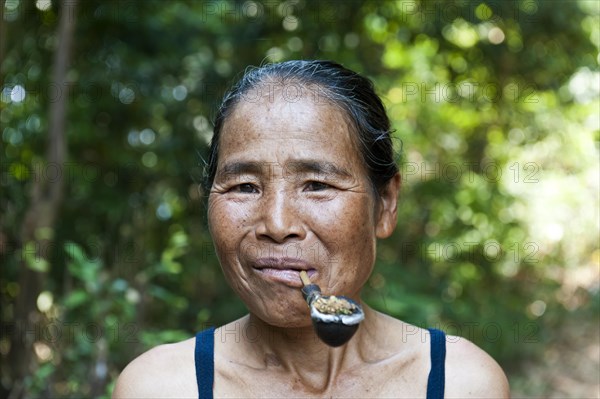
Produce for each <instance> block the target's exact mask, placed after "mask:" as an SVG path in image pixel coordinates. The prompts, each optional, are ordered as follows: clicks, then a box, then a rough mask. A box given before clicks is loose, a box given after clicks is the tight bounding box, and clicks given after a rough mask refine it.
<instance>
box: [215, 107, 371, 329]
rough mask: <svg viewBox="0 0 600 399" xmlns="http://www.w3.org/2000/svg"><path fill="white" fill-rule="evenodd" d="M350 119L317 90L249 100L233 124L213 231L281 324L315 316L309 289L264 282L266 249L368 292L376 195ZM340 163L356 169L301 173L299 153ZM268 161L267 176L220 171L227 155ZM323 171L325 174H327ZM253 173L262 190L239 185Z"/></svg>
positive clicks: (339, 284)
mask: <svg viewBox="0 0 600 399" xmlns="http://www.w3.org/2000/svg"><path fill="white" fill-rule="evenodd" d="M351 134H353V133H352V132H350V130H349V126H348V124H347V122H346V120H345V117H344V115H343V114H342V112H341V110H339V109H338V108H336V107H334V106H331V105H328V104H323V103H321V104H315V103H312V102H311V101H310V100H309V99H302V100H300V101H298V102H295V103H288V102H286V101H284V100H283V99H279V100H277V99H276V100H275V101H273V102H271V101H269V100H268V99H263V101H260V102H253V103H249V102H242V103H240V104H239V105H238V106H237V107H236V108H235V110H234V112H233V114H232V115H231V116H230V117H229V118H228V119H227V121H226V122H225V124H224V127H223V131H222V136H221V142H220V149H219V165H218V167H217V178H216V179H215V182H214V184H213V189H212V191H211V193H210V196H209V224H210V231H211V234H212V236H213V239H214V241H215V243H216V246H217V253H218V256H219V260H220V262H221V266H222V268H223V272H224V274H225V276H226V278H227V280H228V282H229V283H230V285H231V286H232V287H233V289H234V290H235V291H236V293H237V294H238V295H239V296H240V298H242V300H243V301H244V302H245V303H246V305H247V306H248V308H249V309H250V311H251V312H252V313H253V314H255V315H256V316H258V317H259V318H261V319H262V320H264V321H266V322H268V323H270V324H273V325H277V326H288V327H291V326H306V325H309V324H310V318H308V317H307V314H308V311H307V306H306V303H305V302H304V300H303V299H302V296H301V294H300V290H298V289H294V288H291V287H286V286H282V285H281V284H273V283H270V282H265V280H264V279H263V278H262V277H260V276H259V275H257V273H256V272H255V271H254V270H253V269H252V267H251V266H250V264H251V262H252V260H253V259H255V258H256V256H257V253H258V252H259V251H258V250H257V248H261V250H260V252H261V253H270V254H274V256H278V257H282V256H286V255H287V254H289V253H292V254H294V256H296V255H299V257H301V258H304V259H305V260H307V261H308V262H310V263H311V265H314V266H313V267H314V268H315V269H316V271H317V274H316V275H315V276H314V277H313V282H314V283H316V284H319V285H320V286H321V288H322V290H323V292H324V293H327V294H338V295H341V294H343V295H347V296H350V297H352V298H354V299H355V300H357V301H358V300H360V298H359V294H360V290H361V287H362V286H363V285H364V283H365V282H366V280H367V279H368V277H369V275H370V273H371V270H372V267H373V263H374V260H375V244H376V236H377V233H376V228H377V223H376V222H377V221H376V220H375V219H376V216H375V199H374V195H373V194H372V192H371V191H370V186H369V181H368V178H367V173H366V170H365V168H364V166H363V163H362V160H361V159H360V154H359V153H358V151H357V149H356V148H355V144H354V141H353V140H352V137H351ZM303 159H309V160H316V161H321V162H323V163H333V164H335V165H336V166H337V167H339V168H343V169H344V170H346V171H348V172H349V176H347V177H343V178H338V177H337V176H336V177H330V178H325V179H322V180H323V181H324V182H325V183H327V184H329V185H330V187H328V188H326V189H324V190H320V191H314V190H310V189H307V184H309V183H310V182H311V179H312V178H314V177H315V176H314V174H308V175H303V174H295V173H294V170H293V168H289V167H288V166H287V165H289V164H290V162H295V161H301V160H303ZM245 161H251V162H260V163H261V164H262V165H264V169H265V170H268V172H266V171H265V172H264V173H263V174H262V175H260V176H239V177H236V178H234V179H230V178H220V177H219V175H220V173H219V170H220V167H222V165H224V164H226V163H228V162H245ZM318 177H322V176H318ZM245 182H252V183H253V184H255V185H256V186H257V191H258V192H257V193H252V194H248V193H240V192H239V191H237V190H238V188H237V185H239V184H243V183H245Z"/></svg>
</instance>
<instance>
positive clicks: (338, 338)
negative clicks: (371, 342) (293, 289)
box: [300, 271, 365, 347]
mask: <svg viewBox="0 0 600 399" xmlns="http://www.w3.org/2000/svg"><path fill="white" fill-rule="evenodd" d="M300 279H301V280H302V284H303V285H304V287H302V296H303V297H304V300H305V301H306V303H307V304H308V307H309V308H310V318H311V319H312V323H313V327H314V329H315V332H316V333H317V336H318V337H319V338H320V339H321V341H323V342H324V343H326V344H327V345H329V346H333V347H337V346H342V345H344V344H345V343H346V342H348V341H349V340H350V338H352V336H353V335H354V333H356V330H358V325H359V324H360V322H361V321H362V320H363V319H364V318H365V314H364V313H363V310H362V308H361V307H360V305H359V304H358V303H356V302H355V301H353V300H352V299H350V298H347V297H345V296H333V295H332V296H323V295H321V288H320V287H319V286H318V285H316V284H313V283H311V282H310V279H309V278H308V274H307V273H306V272H305V271H301V272H300Z"/></svg>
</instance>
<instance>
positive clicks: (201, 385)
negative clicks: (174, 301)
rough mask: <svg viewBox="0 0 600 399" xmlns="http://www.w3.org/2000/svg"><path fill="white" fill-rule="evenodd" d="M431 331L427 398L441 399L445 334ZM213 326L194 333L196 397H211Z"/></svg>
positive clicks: (443, 379) (444, 361)
mask: <svg viewBox="0 0 600 399" xmlns="http://www.w3.org/2000/svg"><path fill="white" fill-rule="evenodd" d="M429 332H430V333H431V369H430V370H429V377H428V379H427V399H443V398H444V383H445V363H446V335H445V334H444V332H443V331H441V330H436V329H435V328H430V329H429ZM214 333H215V329H214V328H212V327H211V328H209V329H206V330H204V331H202V332H199V333H198V334H196V348H195V350H194V362H195V363H196V382H197V383H198V397H199V398H200V399H212V397H213V381H214V379H215V359H214V357H215V356H214V352H215V339H214Z"/></svg>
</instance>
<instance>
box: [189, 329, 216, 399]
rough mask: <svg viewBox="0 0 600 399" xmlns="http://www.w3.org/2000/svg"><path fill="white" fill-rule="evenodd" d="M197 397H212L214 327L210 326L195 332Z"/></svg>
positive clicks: (208, 398)
mask: <svg viewBox="0 0 600 399" xmlns="http://www.w3.org/2000/svg"><path fill="white" fill-rule="evenodd" d="M194 363H195V364H196V382H197V384H198V397H199V398H200V399H212V397H213V383H214V379H215V328H214V327H211V328H208V329H206V330H204V331H201V332H199V333H198V334H196V348H195V350H194Z"/></svg>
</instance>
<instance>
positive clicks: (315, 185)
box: [306, 181, 331, 191]
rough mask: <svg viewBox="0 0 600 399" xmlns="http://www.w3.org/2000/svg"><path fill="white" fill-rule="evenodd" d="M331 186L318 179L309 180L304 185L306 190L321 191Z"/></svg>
mask: <svg viewBox="0 0 600 399" xmlns="http://www.w3.org/2000/svg"><path fill="white" fill-rule="evenodd" d="M328 188H331V186H330V185H329V184H327V183H323V182H320V181H311V182H308V184H307V185H306V190H307V191H323V190H327V189H328Z"/></svg>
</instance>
